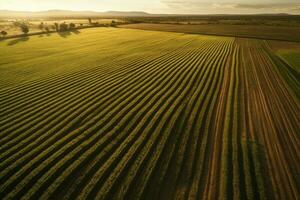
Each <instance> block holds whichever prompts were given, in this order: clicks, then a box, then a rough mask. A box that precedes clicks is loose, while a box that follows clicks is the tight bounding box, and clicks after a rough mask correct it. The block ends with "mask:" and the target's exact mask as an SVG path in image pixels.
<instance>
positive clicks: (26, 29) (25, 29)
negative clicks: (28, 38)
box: [20, 23, 29, 34]
mask: <svg viewBox="0 0 300 200" xmlns="http://www.w3.org/2000/svg"><path fill="white" fill-rule="evenodd" d="M20 28H21V31H22V32H23V33H24V34H27V33H28V32H29V27H28V25H27V24H25V23H21V24H20Z"/></svg>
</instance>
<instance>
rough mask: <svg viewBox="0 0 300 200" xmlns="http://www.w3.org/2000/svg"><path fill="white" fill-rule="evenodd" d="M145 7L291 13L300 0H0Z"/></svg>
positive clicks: (48, 5) (6, 4)
mask: <svg viewBox="0 0 300 200" xmlns="http://www.w3.org/2000/svg"><path fill="white" fill-rule="evenodd" d="M6 9H7V10H27V11H38V10H50V9H66V10H94V11H108V10H118V11H146V12H150V13H182V14H188V13H193V14H207V13H272V12H276V13H283V12H285V13H294V14H300V0H0V10H6Z"/></svg>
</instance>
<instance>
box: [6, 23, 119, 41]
mask: <svg viewBox="0 0 300 200" xmlns="http://www.w3.org/2000/svg"><path fill="white" fill-rule="evenodd" d="M88 21H89V24H90V25H91V26H99V25H100V24H99V22H93V21H92V19H91V18H88ZM14 26H16V27H19V28H20V29H21V31H22V33H23V34H28V33H29V23H28V22H26V21H16V22H14ZM111 26H113V27H115V26H117V22H116V21H115V20H112V22H111ZM80 27H83V24H80ZM38 28H39V29H40V30H41V31H45V32H50V31H51V30H52V31H57V32H61V31H68V30H74V29H76V24H75V23H69V24H67V23H65V22H63V23H57V22H55V23H54V24H53V25H50V26H48V25H47V24H46V23H44V22H41V23H40V24H39V25H38ZM7 34H8V33H7V31H4V30H3V31H1V32H0V35H1V36H2V37H5V36H6V35H7Z"/></svg>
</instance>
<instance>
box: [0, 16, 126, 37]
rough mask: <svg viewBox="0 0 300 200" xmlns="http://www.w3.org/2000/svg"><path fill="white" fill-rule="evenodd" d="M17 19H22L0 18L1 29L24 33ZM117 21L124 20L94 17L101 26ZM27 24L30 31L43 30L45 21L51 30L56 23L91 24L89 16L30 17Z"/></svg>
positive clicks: (10, 34)
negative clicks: (17, 23) (77, 17)
mask: <svg viewBox="0 0 300 200" xmlns="http://www.w3.org/2000/svg"><path fill="white" fill-rule="evenodd" d="M16 21H22V20H20V19H19V20H17V19H2V20H1V19H0V31H6V32H7V36H14V35H20V34H23V33H22V31H21V29H20V27H18V26H16V25H14V22H16ZM112 21H115V22H118V23H122V22H123V21H122V20H121V19H103V18H102V19H98V18H96V19H92V22H93V23H99V25H100V26H101V25H102V26H110V24H111V22H112ZM25 22H26V24H28V27H29V32H30V33H39V32H41V31H45V30H41V29H40V28H39V25H40V24H41V23H43V26H44V27H48V28H49V29H50V31H53V30H54V29H53V26H54V24H55V23H58V24H61V23H66V24H70V23H74V24H75V25H76V27H88V26H90V24H89V21H88V18H85V19H83V18H80V19H56V20H55V19H44V20H43V19H28V20H25Z"/></svg>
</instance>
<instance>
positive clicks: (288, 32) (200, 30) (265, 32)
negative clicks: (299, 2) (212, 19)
mask: <svg viewBox="0 0 300 200" xmlns="http://www.w3.org/2000/svg"><path fill="white" fill-rule="evenodd" d="M288 25H289V24H288V23H287V25H286V26H283V25H281V26H270V25H252V24H246V25H240V24H228V23H227V24H226V23H220V24H153V23H138V24H126V25H121V27H122V28H130V29H142V30H152V31H153V30H154V31H168V32H178V33H193V34H207V35H220V36H233V37H235V36H239V37H249V38H254V39H256V38H257V39H273V40H285V41H292V42H300V26H299V25H298V26H288Z"/></svg>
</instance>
